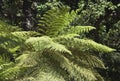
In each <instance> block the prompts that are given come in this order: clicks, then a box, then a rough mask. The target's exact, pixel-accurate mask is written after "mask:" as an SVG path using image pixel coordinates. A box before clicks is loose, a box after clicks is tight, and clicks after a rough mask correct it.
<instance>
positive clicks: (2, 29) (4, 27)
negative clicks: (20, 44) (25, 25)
mask: <svg viewBox="0 0 120 81" xmlns="http://www.w3.org/2000/svg"><path fill="white" fill-rule="evenodd" d="M19 30H21V29H20V28H18V27H16V26H12V25H9V24H7V23H5V22H3V21H1V20H0V33H8V34H9V33H10V32H14V31H19Z"/></svg>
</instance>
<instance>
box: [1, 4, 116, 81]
mask: <svg viewBox="0 0 120 81" xmlns="http://www.w3.org/2000/svg"><path fill="white" fill-rule="evenodd" d="M76 15H77V12H76V11H73V10H72V11H70V8H69V7H66V6H62V7H60V8H55V9H51V10H49V11H47V12H46V13H45V14H44V15H43V17H42V18H41V20H40V23H39V26H40V28H39V29H40V30H43V33H42V34H44V35H43V36H40V34H39V33H37V32H33V31H14V32H11V33H9V35H8V36H7V35H5V38H9V40H8V39H7V41H6V39H3V38H2V39H0V40H3V42H2V43H1V44H3V45H1V47H2V48H5V49H6V50H7V51H10V49H11V50H12V51H13V50H14V51H16V50H18V48H17V47H16V46H19V49H20V52H19V53H20V55H18V56H17V57H15V63H13V64H12V65H9V63H8V64H6V65H5V63H4V62H3V63H2V62H0V63H1V64H0V66H1V67H3V66H4V67H7V68H4V67H3V68H2V69H1V70H0V80H2V81H27V80H30V81H40V80H42V81H70V80H73V81H104V80H103V78H102V77H101V76H100V75H99V74H98V72H97V71H96V69H95V68H103V69H104V68H105V66H104V63H103V62H102V61H101V60H100V59H99V58H98V57H96V54H93V51H97V52H112V51H115V49H112V48H109V47H107V46H104V45H102V44H98V43H96V42H94V41H92V40H89V39H83V38H82V39H80V38H79V37H80V36H81V34H82V33H84V32H89V31H90V30H92V29H95V28H94V27H92V26H72V22H73V21H74V19H75V18H76ZM3 31H4V30H3ZM1 34H2V33H1ZM3 34H5V33H3ZM79 34H80V35H79ZM10 40H12V41H15V42H11V41H10ZM4 42H5V44H6V43H9V42H10V43H11V44H7V46H8V47H11V48H8V47H5V46H4V45H5V44H4ZM19 43H20V44H19ZM12 45H14V46H15V47H12ZM0 50H1V49H0ZM11 54H13V53H11ZM17 54H18V53H16V54H15V55H17Z"/></svg>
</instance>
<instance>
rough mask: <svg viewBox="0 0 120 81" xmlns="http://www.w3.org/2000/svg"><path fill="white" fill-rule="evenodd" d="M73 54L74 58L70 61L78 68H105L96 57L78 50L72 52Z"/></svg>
mask: <svg viewBox="0 0 120 81" xmlns="http://www.w3.org/2000/svg"><path fill="white" fill-rule="evenodd" d="M72 52H74V58H72V59H71V60H72V61H73V62H75V63H77V64H79V65H80V66H85V67H90V68H91V67H93V68H94V67H97V68H105V66H104V63H103V62H102V61H101V60H100V59H99V58H98V57H96V56H93V55H92V54H90V53H87V52H82V51H78V50H72Z"/></svg>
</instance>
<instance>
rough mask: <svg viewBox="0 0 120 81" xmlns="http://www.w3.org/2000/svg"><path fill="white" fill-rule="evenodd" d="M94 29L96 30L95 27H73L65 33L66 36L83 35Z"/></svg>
mask: <svg viewBox="0 0 120 81" xmlns="http://www.w3.org/2000/svg"><path fill="white" fill-rule="evenodd" d="M93 29H95V27H92V26H71V27H69V29H67V31H65V34H82V33H84V32H89V31H90V30H93Z"/></svg>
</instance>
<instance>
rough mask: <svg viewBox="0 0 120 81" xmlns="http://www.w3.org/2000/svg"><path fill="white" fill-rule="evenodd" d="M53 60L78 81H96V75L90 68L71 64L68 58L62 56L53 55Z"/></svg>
mask: <svg viewBox="0 0 120 81" xmlns="http://www.w3.org/2000/svg"><path fill="white" fill-rule="evenodd" d="M52 56H53V58H54V59H55V60H57V61H58V62H60V66H61V67H62V68H64V69H65V70H67V71H68V73H69V74H70V77H72V78H74V79H75V80H76V81H77V80H78V81H95V80H96V78H95V75H94V74H93V73H92V72H91V70H89V69H88V68H87V69H86V68H84V67H80V66H78V65H77V64H74V63H73V62H71V61H70V60H69V59H68V58H66V57H65V56H63V55H61V54H59V53H58V54H52Z"/></svg>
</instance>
